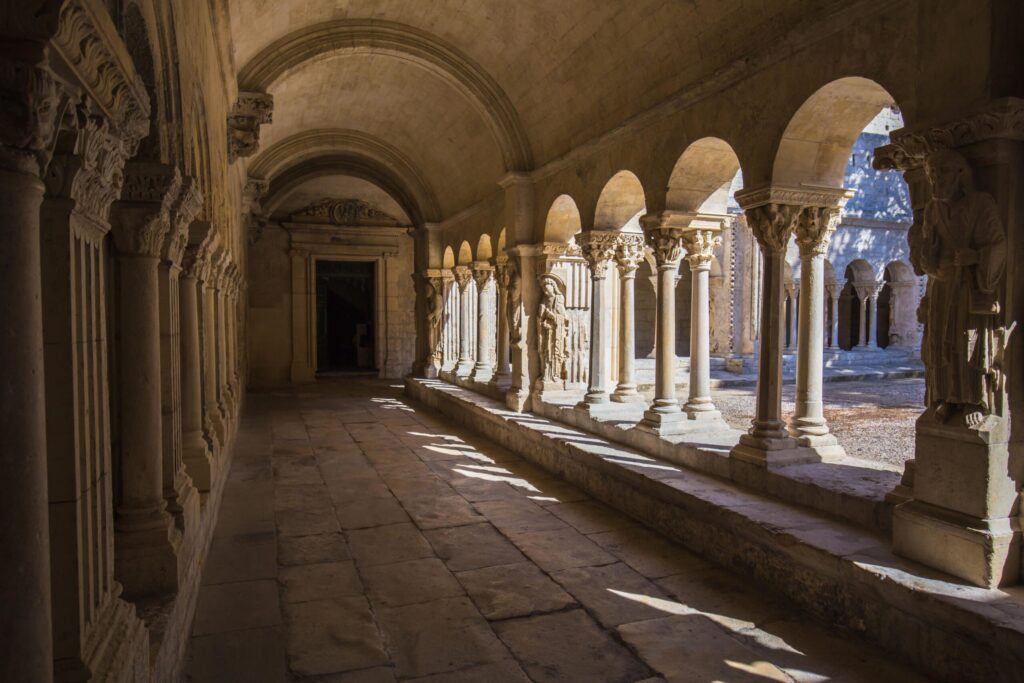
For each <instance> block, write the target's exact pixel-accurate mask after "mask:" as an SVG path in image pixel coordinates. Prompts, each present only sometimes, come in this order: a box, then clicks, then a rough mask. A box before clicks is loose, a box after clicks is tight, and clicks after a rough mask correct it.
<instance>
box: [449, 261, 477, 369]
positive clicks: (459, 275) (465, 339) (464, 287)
mask: <svg viewBox="0 0 1024 683" xmlns="http://www.w3.org/2000/svg"><path fill="white" fill-rule="evenodd" d="M452 273H453V274H454V275H455V284H456V286H457V287H458V288H459V362H458V364H457V365H456V366H455V375H456V376H458V377H469V374H470V373H471V372H472V371H473V356H472V353H471V351H470V348H469V343H470V338H469V326H470V315H471V308H470V301H469V292H468V289H469V283H470V282H471V281H472V279H473V271H472V270H470V269H469V268H468V267H467V266H455V267H454V268H452Z"/></svg>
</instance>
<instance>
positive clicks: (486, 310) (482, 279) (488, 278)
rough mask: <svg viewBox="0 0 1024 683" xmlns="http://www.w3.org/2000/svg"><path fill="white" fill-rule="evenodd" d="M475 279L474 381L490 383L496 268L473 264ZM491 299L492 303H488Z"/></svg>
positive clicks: (486, 263) (484, 262)
mask: <svg viewBox="0 0 1024 683" xmlns="http://www.w3.org/2000/svg"><path fill="white" fill-rule="evenodd" d="M473 279H474V280H475V281H476V302H477V303H476V320H477V323H476V365H474V366H473V379H474V380H475V381H477V382H489V381H490V379H491V375H492V374H493V373H494V365H493V364H492V363H491V361H490V358H488V356H489V353H488V351H489V350H490V349H489V348H488V347H489V345H490V341H491V340H492V339H494V334H495V332H494V306H493V303H492V301H493V298H494V297H493V292H492V291H491V283H492V282H493V281H494V266H492V265H491V264H490V263H488V262H487V261H476V262H474V263H473ZM488 299H491V300H492V301H488Z"/></svg>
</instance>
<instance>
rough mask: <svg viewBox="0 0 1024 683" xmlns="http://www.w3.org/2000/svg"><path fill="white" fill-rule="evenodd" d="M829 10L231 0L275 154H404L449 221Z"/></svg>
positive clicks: (735, 4)
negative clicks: (321, 138) (371, 149)
mask: <svg viewBox="0 0 1024 683" xmlns="http://www.w3.org/2000/svg"><path fill="white" fill-rule="evenodd" d="M826 4H827V1H826V0H772V1H766V0H621V1H620V0H293V1H290V2H283V1H282V0H229V10H230V16H231V27H232V34H233V47H234V58H235V64H236V66H237V68H238V72H239V84H240V87H241V88H242V89H245V90H264V91H266V92H269V93H271V94H273V95H274V98H275V111H274V122H273V123H272V124H271V125H269V126H265V127H264V129H263V134H262V137H263V142H262V149H263V150H264V151H266V150H268V149H270V148H271V147H272V146H273V145H275V143H282V141H287V140H289V139H291V138H293V137H294V136H297V135H301V134H303V133H305V132H307V131H310V130H313V129H317V130H331V129H337V130H346V131H356V132H358V133H359V134H360V135H362V136H364V137H365V138H366V139H367V140H370V141H371V142H372V144H374V145H376V144H378V143H379V144H380V145H384V146H388V147H389V148H391V149H393V150H394V151H395V153H396V154H397V155H399V156H401V157H402V158H403V159H405V160H406V161H407V163H408V164H409V165H410V166H411V167H412V169H413V170H412V171H411V173H412V174H413V175H418V176H419V177H420V179H421V180H423V181H424V183H425V184H426V185H427V186H428V187H427V189H426V190H422V192H424V193H426V194H433V195H434V196H435V197H436V208H437V210H438V211H439V213H440V214H441V216H448V215H451V214H453V213H456V212H458V211H459V210H461V209H463V208H466V207H467V206H470V205H472V204H473V203H475V202H478V201H480V200H481V199H483V198H484V197H486V196H487V195H488V194H490V193H492V192H494V191H495V189H496V183H497V181H498V180H499V179H500V178H501V177H502V176H503V175H504V174H505V173H506V172H508V171H510V170H530V169H532V168H536V167H538V166H540V165H543V164H544V163H546V162H548V161H551V160H553V159H556V158H558V157H559V156H561V155H563V154H565V153H566V152H568V151H570V150H571V149H573V148H574V147H576V146H578V145H580V144H582V143H584V142H586V141H588V140H590V139H592V138H594V137H596V136H599V135H601V134H602V133H604V132H606V131H608V130H611V129H613V128H615V127H616V126H618V125H620V124H622V123H623V122H624V121H625V120H627V119H628V118H630V117H631V116H634V115H636V114H639V113H641V112H643V111H644V110H646V109H648V108H649V107H651V106H652V105H654V104H656V103H658V102H660V101H662V100H664V99H665V98H667V97H669V96H670V95H672V94H674V93H676V92H678V91H680V90H682V89H684V88H685V87H686V86H687V84H689V83H692V82H693V81H695V80H696V79H698V78H700V77H702V76H704V75H706V74H708V73H711V72H713V71H714V70H716V69H718V68H721V67H723V66H725V65H726V64H728V63H730V62H731V61H733V60H735V59H737V58H738V57H741V56H742V55H744V54H746V53H748V52H749V51H750V50H752V49H753V48H754V47H755V46H756V45H757V44H762V43H763V42H764V41H769V40H771V39H772V37H773V36H775V35H778V34H779V33H781V30H782V27H792V26H793V25H795V24H798V23H799V22H800V21H801V19H802V18H804V17H805V16H807V15H816V14H818V13H819V11H820V10H821V8H822V7H823V6H824V5H826ZM279 148H280V144H279ZM335 151H338V150H331V149H330V148H329V147H325V148H324V149H322V150H321V152H322V153H323V154H324V155H330V154H331V153H332V152H335ZM342 151H344V150H342ZM307 156H308V155H307ZM339 158H341V157H339ZM346 158H347V157H346ZM377 161H379V160H377ZM255 163H256V164H257V165H259V163H260V160H259V157H257V159H256V162H255ZM285 163H286V165H287V162H285ZM339 163H340V164H341V165H344V163H343V161H339ZM380 163H382V164H384V165H388V163H385V162H380ZM282 170H285V169H280V168H279V169H277V171H275V172H280V171H282ZM343 171H344V169H343V168H339V169H338V172H339V174H343ZM371 175H372V174H371ZM406 175H408V173H406ZM399 176H401V174H399ZM361 177H362V178H363V179H367V177H368V175H367V174H366V173H363V174H362V176H361ZM371 180H372V178H371ZM396 182H406V181H396ZM323 185H324V183H322V182H321V183H320V186H321V187H323ZM416 192H419V190H416V191H413V190H410V192H409V194H410V196H412V195H415V194H416ZM419 208H420V210H421V211H422V213H423V214H426V215H429V214H430V213H431V211H430V210H425V209H424V208H423V207H419ZM441 216H437V217H438V218H439V217H441Z"/></svg>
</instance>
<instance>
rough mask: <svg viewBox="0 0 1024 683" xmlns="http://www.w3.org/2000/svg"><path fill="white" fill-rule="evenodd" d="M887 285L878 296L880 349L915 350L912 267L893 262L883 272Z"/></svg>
mask: <svg viewBox="0 0 1024 683" xmlns="http://www.w3.org/2000/svg"><path fill="white" fill-rule="evenodd" d="M882 281H883V282H884V283H885V284H884V285H883V286H882V289H881V291H880V292H879V293H878V315H877V319H878V330H877V333H876V336H875V343H876V344H878V346H879V348H883V349H884V348H888V347H889V346H896V347H912V346H915V345H916V341H917V315H916V314H917V295H916V289H917V287H916V285H917V278H916V277H915V276H914V271H913V269H912V268H911V267H910V265H909V264H907V263H904V262H903V261H892V262H890V263H888V264H887V265H886V266H885V269H884V270H883V273H882Z"/></svg>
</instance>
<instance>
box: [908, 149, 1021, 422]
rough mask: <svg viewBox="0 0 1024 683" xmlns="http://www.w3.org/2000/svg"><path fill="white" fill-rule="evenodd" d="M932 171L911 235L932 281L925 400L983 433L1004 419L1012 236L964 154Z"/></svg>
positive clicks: (915, 254)
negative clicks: (991, 418)
mask: <svg viewBox="0 0 1024 683" xmlns="http://www.w3.org/2000/svg"><path fill="white" fill-rule="evenodd" d="M925 172H926V177H927V179H928V183H929V185H930V187H931V199H930V200H929V202H928V204H927V206H926V207H925V210H924V212H923V215H922V216H920V218H919V219H918V220H915V222H914V225H913V226H912V227H911V228H910V232H909V234H908V239H909V241H910V259H911V263H912V264H913V265H914V269H915V271H917V273H918V275H927V276H928V287H927V291H926V293H925V296H924V298H923V299H922V300H921V308H922V309H923V318H924V320H925V326H924V339H923V340H922V345H921V355H922V358H923V360H924V362H925V368H926V371H925V372H926V374H925V394H926V396H925V401H926V403H927V405H928V406H929V407H930V408H934V409H935V417H936V418H937V419H939V420H941V421H946V420H948V419H949V418H950V417H952V415H953V414H955V413H962V414H963V416H964V421H965V423H966V424H967V426H968V427H977V426H979V425H981V423H982V421H983V420H984V419H985V417H986V416H987V415H992V414H996V415H1002V412H1003V391H1004V385H1005V375H1004V368H1003V367H1002V364H1003V353H1004V349H1005V346H1006V342H1007V337H1008V335H1009V333H1010V332H1011V331H1012V328H1011V330H1007V329H1006V328H1005V327H1004V325H1003V292H1002V289H1003V273H1004V268H1005V265H1006V236H1005V233H1004V231H1003V225H1002V221H1001V219H1000V217H999V212H998V208H997V206H996V203H995V199H994V198H993V197H992V196H991V195H989V194H988V193H985V192H979V191H977V190H975V188H974V179H973V172H972V170H971V167H970V164H969V163H968V162H967V160H966V159H964V157H963V156H962V155H961V154H960V153H958V152H955V151H953V150H950V149H939V150H936V151H933V152H930V153H929V154H928V155H927V157H926V160H925Z"/></svg>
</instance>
